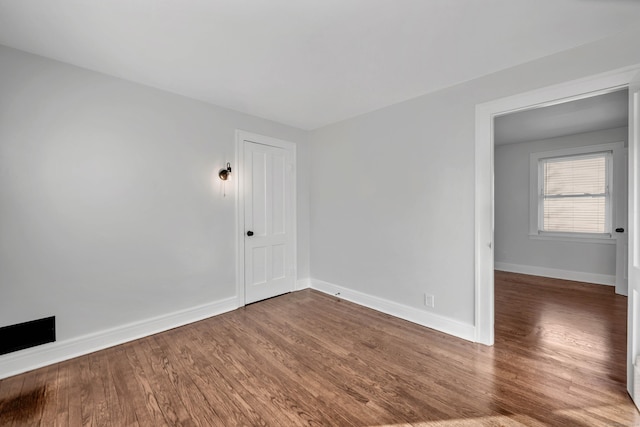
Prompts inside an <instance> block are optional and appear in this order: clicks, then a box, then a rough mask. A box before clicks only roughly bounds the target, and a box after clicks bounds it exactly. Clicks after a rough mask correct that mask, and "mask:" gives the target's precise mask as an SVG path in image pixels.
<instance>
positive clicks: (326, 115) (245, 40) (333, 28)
mask: <svg viewBox="0 0 640 427" xmlns="http://www.w3.org/2000/svg"><path fill="white" fill-rule="evenodd" d="M638 22H640V2H638V1H634V0H530V1H526V0H481V1H480V0H188V1H187V0H103V1H99V0H0V44H3V45H6V46H10V47H14V48H17V49H21V50H24V51H27V52H32V53H36V54H39V55H42V56H46V57H49V58H53V59H57V60H60V61H64V62H68V63H71V64H74V65H78V66H81V67H85V68H88V69H92V70H96V71H100V72H103V73H106V74H110V75H114V76H118V77H122V78H124V79H128V80H132V81H135V82H138V83H142V84H146V85H150V86H153V87H157V88H160V89H164V90H167V91H170V92H175V93H179V94H182V95H186V96H189V97H192V98H196V99H201V100H204V101H206V102H210V103H212V104H216V105H220V106H223V107H227V108H231V109H234V110H237V111H241V112H245V113H249V114H252V115H255V116H259V117H264V118H267V119H272V120H275V121H278V122H281V123H285V124H289V125H292V126H296V127H300V128H303V129H314V128H317V127H320V126H323V125H326V124H329V123H333V122H336V121H340V120H343V119H346V118H349V117H353V116H356V115H359V114H363V113H366V112H369V111H372V110H375V109H379V108H382V107H385V106H387V105H391V104H394V103H397V102H400V101H403V100H405V99H409V98H413V97H416V96H419V95H422V94H424V93H428V92H432V91H434V90H437V89H441V88H444V87H447V86H451V85H453V84H456V83H460V82H463V81H466V80H470V79H473V78H476V77H479V76H481V75H484V74H488V73H491V72H494V71H498V70H500V69H504V68H508V67H511V66H514V65H516V64H519V63H523V62H526V61H530V60H533V59H535V58H539V57H543V56H547V55H550V54H553V53H556V52H559V51H562V50H566V49H569V48H572V47H576V46H579V45H582V44H586V43H589V42H592V41H596V40H599V39H602V38H605V37H608V36H611V35H613V34H615V33H617V32H620V31H623V30H627V29H632V28H634V27H636V26H637V25H638Z"/></svg>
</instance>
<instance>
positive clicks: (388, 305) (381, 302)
mask: <svg viewBox="0 0 640 427" xmlns="http://www.w3.org/2000/svg"><path fill="white" fill-rule="evenodd" d="M311 288H312V289H315V290H317V291H320V292H324V293H325V294H329V295H334V296H338V295H339V297H340V298H342V299H345V300H347V301H351V302H353V303H355V304H358V305H362V306H364V307H368V308H371V309H373V310H376V311H380V312H382V313H386V314H390V315H391V316H395V317H399V318H400V319H404V320H408V321H409V322H413V323H417V324H418V325H421V326H425V327H427V328H431V329H435V330H436V331H440V332H444V333H445V334H449V335H453V336H455V337H458V338H462V339H464V340H467V341H473V340H474V339H475V336H476V332H475V327H474V326H473V325H471V324H469V323H463V322H460V321H457V320H454V319H451V318H448V317H444V316H440V315H438V314H434V313H430V312H428V311H424V310H420V309H417V308H414V307H409V306H406V305H403V304H399V303H397V302H393V301H389V300H386V299H383V298H380V297H376V296H373V295H369V294H365V293H362V292H358V291H354V290H352V289H349V288H345V287H343V286H338V285H334V284H332V283H328V282H324V281H322V280H317V279H311Z"/></svg>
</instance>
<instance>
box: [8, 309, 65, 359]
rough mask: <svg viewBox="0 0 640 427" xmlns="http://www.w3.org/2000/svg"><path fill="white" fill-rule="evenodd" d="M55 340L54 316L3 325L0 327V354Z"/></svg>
mask: <svg viewBox="0 0 640 427" xmlns="http://www.w3.org/2000/svg"><path fill="white" fill-rule="evenodd" d="M55 340H56V317H55V316H51V317H46V318H44V319H38V320H32V321H30V322H24V323H18V324H16V325H10V326H4V327H2V328H0V354H6V353H11V352H13V351H18V350H23V349H25V348H29V347H35V346H37V345H40V344H46V343H48V342H53V341H55Z"/></svg>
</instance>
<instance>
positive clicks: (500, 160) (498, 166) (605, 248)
mask: <svg viewBox="0 0 640 427" xmlns="http://www.w3.org/2000/svg"><path fill="white" fill-rule="evenodd" d="M627 138H628V129H627V127H622V128H615V129H608V130H602V131H598V132H589V133H581V134H577V135H570V136H564V137H559V138H553V139H546V140H541V141H531V142H523V143H518V144H504V145H498V146H496V148H495V262H496V266H497V267H500V264H511V265H515V266H527V267H537V268H539V269H540V271H541V272H543V271H544V269H555V270H563V271H568V272H580V273H585V274H586V275H587V277H588V275H591V276H593V278H594V279H592V280H595V279H597V278H598V276H609V277H613V280H615V274H616V246H615V244H603V243H584V242H569V241H557V240H553V241H550V240H538V239H532V238H530V237H529V216H530V210H529V209H530V207H529V191H530V189H529V156H530V154H531V153H539V152H545V151H552V150H560V149H563V148H574V147H582V146H588V145H595V144H606V143H611V142H619V141H623V142H625V143H626V141H627ZM614 283H615V282H613V283H609V284H614Z"/></svg>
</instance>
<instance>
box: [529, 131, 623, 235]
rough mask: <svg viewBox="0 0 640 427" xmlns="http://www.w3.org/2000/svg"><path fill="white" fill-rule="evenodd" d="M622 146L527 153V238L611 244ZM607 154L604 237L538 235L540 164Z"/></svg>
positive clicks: (619, 143)
mask: <svg viewBox="0 0 640 427" xmlns="http://www.w3.org/2000/svg"><path fill="white" fill-rule="evenodd" d="M624 150H625V148H624V142H614V143H609V144H599V145H588V146H583V147H575V148H567V149H562V150H554V151H545V152H540V153H531V155H530V160H529V161H530V163H529V173H530V175H529V188H530V190H529V193H530V195H529V238H531V239H541V240H562V241H571V242H583V243H604V244H615V243H616V238H615V236H614V235H613V230H614V228H615V224H616V218H617V215H618V212H617V210H618V209H619V208H618V206H619V201H618V199H619V197H620V193H621V192H620V190H619V188H618V187H619V186H620V184H621V182H619V181H622V180H621V179H616V178H617V177H618V176H619V174H618V173H617V171H618V170H620V169H621V168H624V164H623V162H624ZM607 152H608V153H611V155H610V156H608V159H607V162H608V164H607V173H608V176H607V181H608V189H607V191H608V193H609V197H608V198H607V199H606V203H607V205H606V209H607V212H606V224H605V228H606V230H605V231H606V232H605V233H581V232H556V231H542V230H541V229H542V224H543V215H544V212H543V209H544V207H543V203H542V201H543V198H542V186H543V185H544V171H543V170H542V168H543V162H542V161H541V160H545V159H555V158H562V157H589V156H592V155H597V154H602V153H607Z"/></svg>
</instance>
